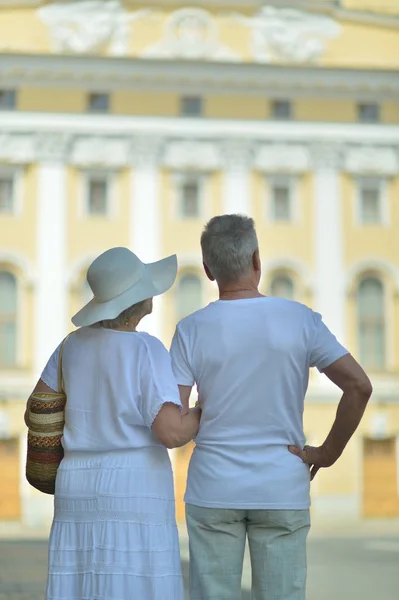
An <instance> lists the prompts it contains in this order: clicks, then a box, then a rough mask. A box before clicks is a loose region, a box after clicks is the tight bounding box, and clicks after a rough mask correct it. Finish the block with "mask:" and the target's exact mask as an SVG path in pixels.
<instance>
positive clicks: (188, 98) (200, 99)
mask: <svg viewBox="0 0 399 600" xmlns="http://www.w3.org/2000/svg"><path fill="white" fill-rule="evenodd" d="M190 101H195V102H197V101H198V103H199V111H198V112H195V113H194V112H193V113H192V112H190V111H186V110H184V108H185V106H187V105H188V104H189V103H190ZM204 104H205V103H204V98H203V96H200V95H183V96H180V107H179V111H180V116H181V117H184V118H187V119H198V118H202V117H203V116H204Z"/></svg>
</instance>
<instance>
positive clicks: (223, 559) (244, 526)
mask: <svg viewBox="0 0 399 600" xmlns="http://www.w3.org/2000/svg"><path fill="white" fill-rule="evenodd" d="M186 518H187V528H188V534H189V543H190V600H241V578H242V568H243V560H244V550H245V542H246V537H247V536H248V543H249V550H250V556H251V567H252V596H251V597H252V600H305V598H306V567H307V565H306V538H307V535H308V533H309V529H310V515H309V510H236V509H223V508H202V507H200V506H194V505H192V504H186Z"/></svg>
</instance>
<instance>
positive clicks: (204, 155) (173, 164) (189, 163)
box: [164, 141, 220, 171]
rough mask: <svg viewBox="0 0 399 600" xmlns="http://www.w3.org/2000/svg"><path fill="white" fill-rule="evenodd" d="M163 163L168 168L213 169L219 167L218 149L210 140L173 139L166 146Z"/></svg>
mask: <svg viewBox="0 0 399 600" xmlns="http://www.w3.org/2000/svg"><path fill="white" fill-rule="evenodd" d="M164 163H165V165H166V166H167V167H169V168H170V169H182V170H199V171H214V170H217V169H218V168H219V167H220V158H219V151H218V148H217V146H216V145H215V144H212V142H201V141H198V142H197V141H174V142H170V143H169V144H168V146H167V148H166V152H165V158H164Z"/></svg>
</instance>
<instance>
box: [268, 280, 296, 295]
mask: <svg viewBox="0 0 399 600" xmlns="http://www.w3.org/2000/svg"><path fill="white" fill-rule="evenodd" d="M270 293H271V295H272V296H277V297H279V298H286V299H287V300H293V299H294V282H293V281H292V279H291V277H289V276H288V275H276V276H275V277H273V279H272V280H271V282H270Z"/></svg>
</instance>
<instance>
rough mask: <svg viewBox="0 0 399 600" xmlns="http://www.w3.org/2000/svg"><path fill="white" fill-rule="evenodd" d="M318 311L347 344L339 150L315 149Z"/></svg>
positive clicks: (323, 147)
mask: <svg viewBox="0 0 399 600" xmlns="http://www.w3.org/2000/svg"><path fill="white" fill-rule="evenodd" d="M313 161H314V165H315V171H314V195H315V203H314V206H315V219H314V223H315V232H314V235H315V246H314V250H315V270H316V277H315V292H316V298H315V309H316V310H317V311H318V312H320V313H321V314H322V316H323V319H324V322H325V323H326V325H327V326H328V327H329V329H331V331H332V332H333V333H334V335H335V336H336V337H337V338H338V340H339V341H340V342H341V343H343V344H345V337H346V336H345V285H344V277H345V274H344V248H343V244H344V240H343V230H342V227H343V223H342V207H341V203H342V199H341V193H340V180H339V149H337V148H335V147H333V146H331V147H330V146H321V147H316V148H315V149H314V156H313Z"/></svg>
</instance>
